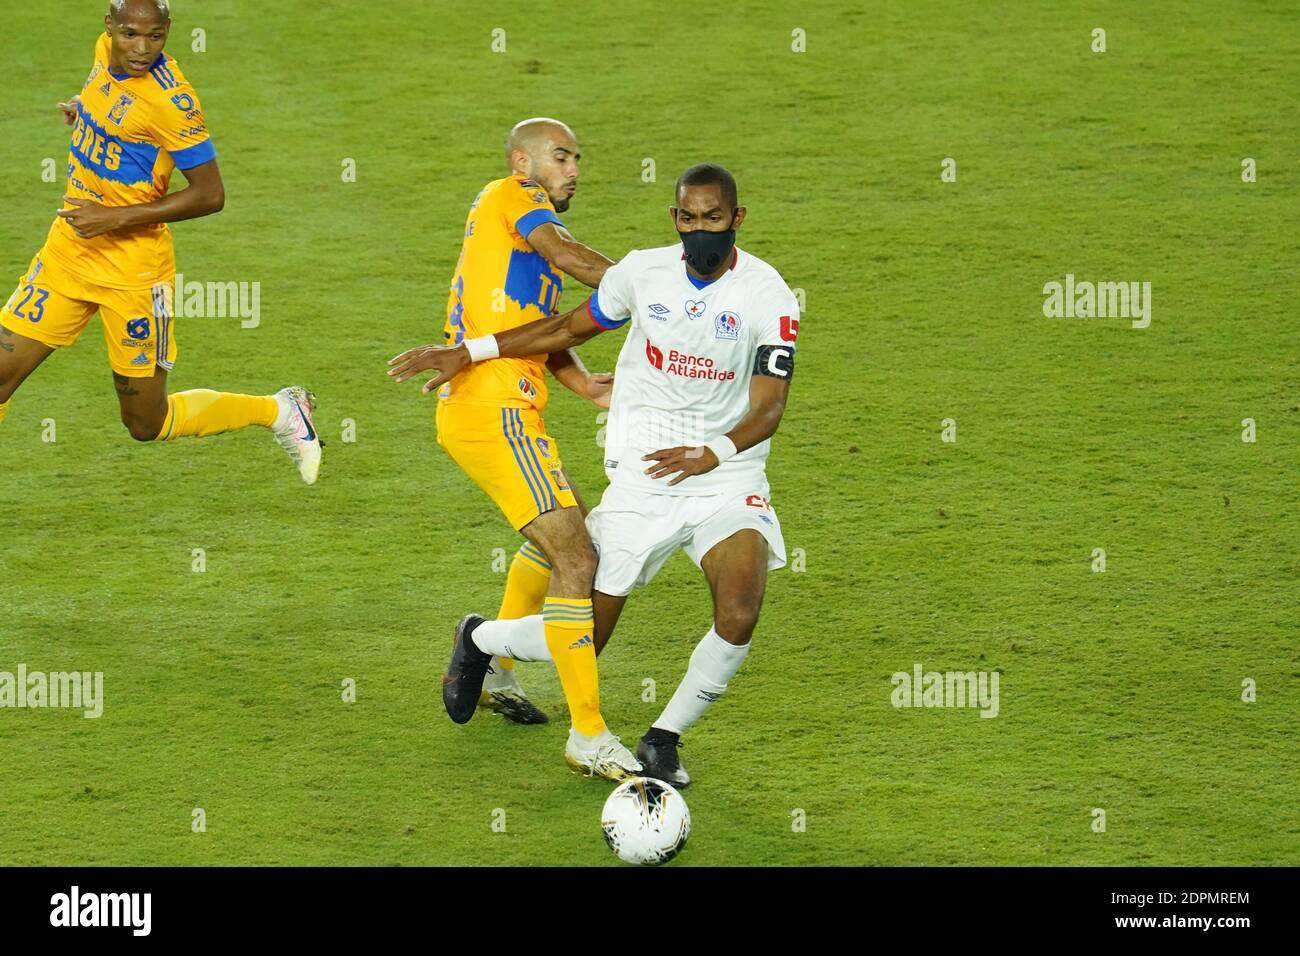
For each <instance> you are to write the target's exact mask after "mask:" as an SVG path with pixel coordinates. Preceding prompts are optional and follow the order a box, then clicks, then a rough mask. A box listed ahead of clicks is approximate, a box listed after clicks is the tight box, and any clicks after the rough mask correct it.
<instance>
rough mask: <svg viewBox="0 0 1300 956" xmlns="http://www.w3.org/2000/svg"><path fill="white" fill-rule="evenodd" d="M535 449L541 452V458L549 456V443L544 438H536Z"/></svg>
mask: <svg viewBox="0 0 1300 956" xmlns="http://www.w3.org/2000/svg"><path fill="white" fill-rule="evenodd" d="M537 450H538V451H539V452H541V453H542V457H543V458H550V457H551V443H550V442H548V441H547V440H546V439H545V438H539V439H537Z"/></svg>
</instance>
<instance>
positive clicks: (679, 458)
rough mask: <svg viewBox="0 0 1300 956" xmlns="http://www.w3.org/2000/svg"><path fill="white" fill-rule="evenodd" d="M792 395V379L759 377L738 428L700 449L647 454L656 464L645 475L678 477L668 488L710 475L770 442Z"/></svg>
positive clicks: (756, 378)
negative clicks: (745, 453)
mask: <svg viewBox="0 0 1300 956" xmlns="http://www.w3.org/2000/svg"><path fill="white" fill-rule="evenodd" d="M789 395H790V380H789V378H785V379H781V378H773V377H770V376H768V375H763V374H756V375H755V376H754V377H753V378H752V379H750V381H749V413H748V414H746V415H745V417H744V418H742V419H741V420H740V421H739V422H738V423H737V424H736V427H735V428H733V429H732V430H731V431H729V432H727V433H726V434H725V435H720V436H718V437H717V438H715V439H713V440H711V441H709V442H706V443H705V444H703V445H701V446H699V447H697V448H691V447H689V446H685V445H682V446H679V447H677V448H665V449H663V450H661V451H656V452H652V453H651V454H649V455H646V456H645V457H644V458H643V459H642V460H643V461H648V462H653V464H651V465H650V467H649V468H647V469H646V474H647V475H649V476H650V477H651V478H667V477H668V476H669V475H675V476H676V477H675V478H673V479H672V480H671V481H669V482H668V484H669V485H675V484H677V483H678V482H680V481H685V480H686V479H687V478H689V477H691V476H692V475H703V474H705V473H706V472H710V471H712V470H713V469H714V468H717V467H718V465H720V464H721V463H722V462H723V461H724V460H725V459H727V458H730V457H731V456H732V455H735V454H738V453H739V452H742V451H744V450H745V449H747V448H753V447H754V446H755V445H757V444H758V443H759V442H763V441H767V440H768V439H769V438H771V437H772V436H773V435H775V434H776V430H777V428H778V427H779V426H780V424H781V416H783V415H784V414H785V402H786V399H787V397H789Z"/></svg>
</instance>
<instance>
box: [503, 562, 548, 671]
mask: <svg viewBox="0 0 1300 956" xmlns="http://www.w3.org/2000/svg"><path fill="white" fill-rule="evenodd" d="M550 586H551V565H550V564H549V563H548V562H547V560H546V558H545V557H544V556H543V554H542V552H541V551H539V550H538V549H537V546H536V545H534V544H533V543H532V542H531V541H525V542H524V543H523V544H522V545H521V546H520V548H519V550H518V551H517V552H515V559H514V560H513V561H511V562H510V573H509V574H508V575H507V576H506V593H505V596H504V597H502V598H501V610H499V611H497V620H498V621H514V620H518V619H519V618H521V617H532V616H533V615H534V614H541V613H542V602H543V601H545V600H546V590H547V588H549V587H550ZM499 660H500V661H501V666H502V667H503V668H504V669H505V670H508V671H512V670H514V669H515V662H514V661H512V660H511V659H510V658H508V657H502V658H499Z"/></svg>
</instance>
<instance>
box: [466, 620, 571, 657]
mask: <svg viewBox="0 0 1300 956" xmlns="http://www.w3.org/2000/svg"><path fill="white" fill-rule="evenodd" d="M472 640H473V641H474V646H475V647H477V648H478V649H479V650H480V651H482V652H483V653H484V654H496V655H497V656H498V657H508V658H510V659H511V660H515V661H550V660H554V659H555V658H553V657H552V656H551V649H550V648H549V647H547V646H546V626H545V625H544V624H542V616H541V615H540V614H534V615H532V616H530V617H521V618H516V619H515V620H513V621H484V622H483V623H482V624H480V625H479V626H478V627H476V628H474V634H473V637H472Z"/></svg>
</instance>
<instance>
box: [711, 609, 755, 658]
mask: <svg viewBox="0 0 1300 956" xmlns="http://www.w3.org/2000/svg"><path fill="white" fill-rule="evenodd" d="M758 612H759V608H758V607H757V606H753V605H749V604H746V603H742V602H739V601H737V602H729V603H727V604H725V605H722V606H720V607H718V608H716V609H715V610H714V612H713V629H714V630H715V631H717V632H718V636H719V637H721V638H722V639H723V640H724V641H726V642H727V643H728V644H735V645H736V646H738V647H739V646H740V645H742V644H748V643H749V640H750V638H751V637H753V636H754V628H756V627H757V626H758Z"/></svg>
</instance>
